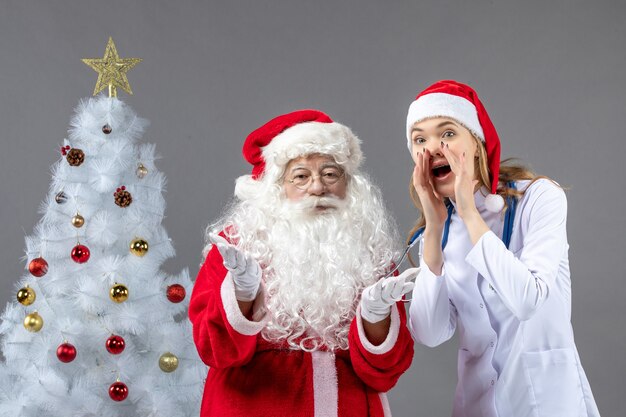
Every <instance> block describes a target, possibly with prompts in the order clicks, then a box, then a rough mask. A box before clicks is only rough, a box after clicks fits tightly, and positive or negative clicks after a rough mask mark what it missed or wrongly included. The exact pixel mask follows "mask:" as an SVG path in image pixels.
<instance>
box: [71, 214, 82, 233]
mask: <svg viewBox="0 0 626 417" xmlns="http://www.w3.org/2000/svg"><path fill="white" fill-rule="evenodd" d="M84 224H85V218H84V217H83V216H81V215H80V214H79V213H76V214H75V215H74V217H72V226H74V227H75V228H77V229H78V228H80V227H83V225H84Z"/></svg>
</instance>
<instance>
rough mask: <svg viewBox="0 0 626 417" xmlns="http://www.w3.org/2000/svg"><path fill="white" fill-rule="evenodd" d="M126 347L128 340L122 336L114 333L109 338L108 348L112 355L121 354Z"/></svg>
mask: <svg viewBox="0 0 626 417" xmlns="http://www.w3.org/2000/svg"><path fill="white" fill-rule="evenodd" d="M124 347H126V342H125V341H124V338H123V337H122V336H118V335H116V334H114V335H111V337H109V338H108V339H107V342H106V348H107V351H108V352H109V353H110V354H112V355H119V354H120V353H122V352H123V351H124Z"/></svg>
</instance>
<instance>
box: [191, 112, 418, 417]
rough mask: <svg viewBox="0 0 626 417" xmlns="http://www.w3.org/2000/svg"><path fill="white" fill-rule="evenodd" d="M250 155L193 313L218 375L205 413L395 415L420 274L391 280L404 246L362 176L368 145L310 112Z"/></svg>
mask: <svg viewBox="0 0 626 417" xmlns="http://www.w3.org/2000/svg"><path fill="white" fill-rule="evenodd" d="M243 153H244V156H245V158H246V160H248V162H250V163H251V164H252V165H253V170H252V174H251V175H244V176H242V177H240V178H239V179H238V180H237V184H236V187H235V196H236V200H235V202H234V203H233V205H232V206H231V207H230V208H229V209H228V210H227V212H226V214H225V215H224V216H223V217H222V218H221V219H219V220H218V221H217V222H215V223H214V224H212V225H210V226H209V227H208V228H207V242H208V244H207V247H206V248H205V254H206V261H205V262H204V264H203V266H202V268H201V269H200V272H199V273H198V278H197V280H196V284H195V287H194V290H193V294H192V297H191V302H190V307H189V317H190V319H191V321H192V322H193V335H194V341H195V343H196V346H197V348H198V352H199V353H200V356H201V358H202V359H203V361H204V362H205V363H206V364H208V365H209V366H210V370H209V373H208V376H207V379H206V385H205V391H204V398H203V401H202V411H201V415H202V416H228V417H237V416H241V417H251V416H267V417H313V416H315V417H318V416H319V417H321V416H324V417H331V416H342V417H343V416H359V417H362V416H372V417H378V416H380V417H382V416H389V415H391V414H390V410H389V405H388V403H387V399H386V396H385V392H387V391H388V390H389V389H391V388H392V387H393V386H394V385H395V384H396V382H397V381H398V378H399V377H400V375H401V374H402V373H403V372H404V371H405V370H406V369H407V368H408V367H409V365H410V363H411V360H412V356H413V341H412V339H411V336H410V334H409V332H408V330H407V328H406V326H405V321H406V316H405V310H404V307H403V305H402V303H401V301H400V300H401V298H402V297H403V295H404V294H405V293H407V292H408V291H410V290H411V289H412V287H413V283H412V282H411V279H413V278H414V276H415V275H416V274H417V272H418V270H416V269H411V270H408V271H405V273H403V274H400V275H397V276H393V277H391V278H382V277H384V276H385V275H386V274H387V273H388V272H389V270H390V269H391V268H392V266H393V260H394V258H395V257H396V256H397V254H398V252H397V250H396V249H397V248H396V242H398V241H399V240H398V239H397V236H396V232H395V230H394V227H393V224H392V222H391V221H390V216H389V215H388V213H387V212H386V211H385V208H384V206H383V204H382V199H381V195H380V191H379V190H378V189H377V187H375V186H374V185H373V184H372V183H371V182H370V181H369V180H368V179H367V178H366V177H365V176H364V175H363V174H361V173H359V171H358V168H359V165H360V163H361V161H362V159H363V157H362V153H361V149H360V141H359V139H358V138H357V137H356V136H355V135H354V134H353V133H352V132H351V130H350V129H349V128H347V127H346V126H343V125H341V124H339V123H336V122H333V121H332V120H331V119H330V117H328V116H327V115H326V114H324V113H322V112H320V111H316V110H300V111H296V112H293V113H289V114H285V115H282V116H279V117H276V118H275V119H273V120H271V121H269V122H268V123H266V124H265V125H263V126H262V127H260V128H259V129H257V130H255V131H254V132H252V133H251V134H250V135H249V136H248V138H247V139H246V141H245V144H244V147H243ZM381 278H382V279H381Z"/></svg>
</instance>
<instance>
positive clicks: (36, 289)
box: [0, 40, 206, 417]
mask: <svg viewBox="0 0 626 417" xmlns="http://www.w3.org/2000/svg"><path fill="white" fill-rule="evenodd" d="M107 54H108V56H107ZM116 59H117V66H115V63H116ZM102 61H103V62H105V64H106V65H113V66H114V67H115V68H114V70H117V71H118V75H117V77H115V76H114V77H113V78H110V79H109V80H107V79H106V76H107V74H108V73H105V71H104V70H103V72H102V73H100V77H99V80H98V82H99V83H100V82H101V81H103V80H104V81H103V83H104V84H103V85H104V87H103V88H106V87H108V88H109V95H110V96H113V97H107V96H105V95H101V96H99V97H97V98H91V99H88V100H85V101H83V102H81V103H80V104H79V106H78V108H77V109H76V113H75V115H74V117H73V119H72V121H71V128H70V130H69V137H68V138H67V139H65V140H64V143H63V146H62V147H61V154H62V155H61V158H60V160H59V161H58V162H57V163H56V164H55V165H54V166H53V170H52V171H53V173H52V182H51V185H50V191H49V193H48V196H47V198H46V199H45V201H44V203H43V205H42V210H41V211H42V218H41V220H40V222H39V223H38V224H37V226H36V227H35V230H34V233H33V235H32V236H28V237H27V238H26V258H27V262H26V265H27V268H26V271H25V273H24V275H23V276H22V278H21V280H20V281H19V283H18V285H17V286H16V289H18V291H17V301H15V302H12V303H9V304H8V305H7V307H6V309H5V311H4V313H3V314H2V317H1V319H2V321H1V323H0V337H1V341H2V344H1V348H2V353H3V355H4V357H5V361H6V362H5V363H4V364H1V365H0V416H2V417H4V416H7V417H8V416H11V417H16V416H20V417H40V416H94V417H95V416H98V417H108V416H111V417H113V416H120V417H121V416H168V417H171V416H197V415H199V406H200V402H201V395H202V387H203V381H204V377H205V375H206V367H205V366H204V364H203V363H202V362H201V361H200V359H199V358H198V354H197V352H196V349H195V346H194V344H193V339H192V335H191V325H190V323H189V321H188V319H187V307H188V301H189V294H191V289H192V286H193V283H192V281H191V280H190V278H189V273H188V271H187V270H184V271H182V272H181V273H180V274H178V275H176V276H169V275H168V274H166V273H164V272H162V271H161V268H160V267H161V265H162V264H163V262H164V261H165V260H166V259H168V258H171V257H173V256H174V249H173V246H172V243H171V241H170V239H169V237H168V235H167V232H166V231H165V229H164V227H163V226H162V221H163V215H164V211H165V201H164V199H163V195H162V194H163V191H164V187H165V177H164V175H163V174H162V173H160V172H159V171H158V170H157V169H156V166H155V164H154V162H155V159H157V157H156V155H155V146H154V145H153V144H139V143H137V140H138V139H140V138H141V137H142V134H143V131H144V128H145V127H146V125H147V122H146V121H145V120H144V119H141V118H139V117H137V115H136V114H135V112H134V111H133V110H132V109H131V108H129V107H128V106H127V105H126V104H125V103H124V102H122V101H120V100H119V99H117V98H116V97H115V95H116V94H115V87H116V86H118V87H122V88H124V87H125V85H124V84H123V82H124V81H125V82H126V83H127V80H126V76H125V72H126V71H127V70H128V69H129V68H130V67H132V66H133V65H134V64H133V65H130V66H129V65H127V66H126V67H124V65H123V64H124V61H125V60H121V59H119V57H118V56H117V52H116V51H115V46H114V45H113V43H112V40H109V45H107V52H106V53H105V57H104V58H103V59H102ZM120 62H121V64H120ZM137 62H138V61H137ZM92 67H93V65H92ZM120 68H121V69H122V70H121V71H122V72H120ZM120 74H121V75H120ZM126 85H127V84H126ZM96 88H98V86H97V87H96ZM125 89H126V88H125ZM127 91H130V88H128V90H127ZM111 93H113V94H111Z"/></svg>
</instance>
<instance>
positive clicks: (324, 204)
mask: <svg viewBox="0 0 626 417" xmlns="http://www.w3.org/2000/svg"><path fill="white" fill-rule="evenodd" d="M285 206H286V207H287V208H288V209H289V210H294V211H300V212H309V211H313V210H315V209H318V208H326V209H333V210H337V209H341V208H344V207H345V206H346V201H345V200H344V199H340V198H338V197H335V196H322V197H318V196H314V195H310V196H305V197H302V198H301V199H300V200H297V201H291V200H286V201H285Z"/></svg>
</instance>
